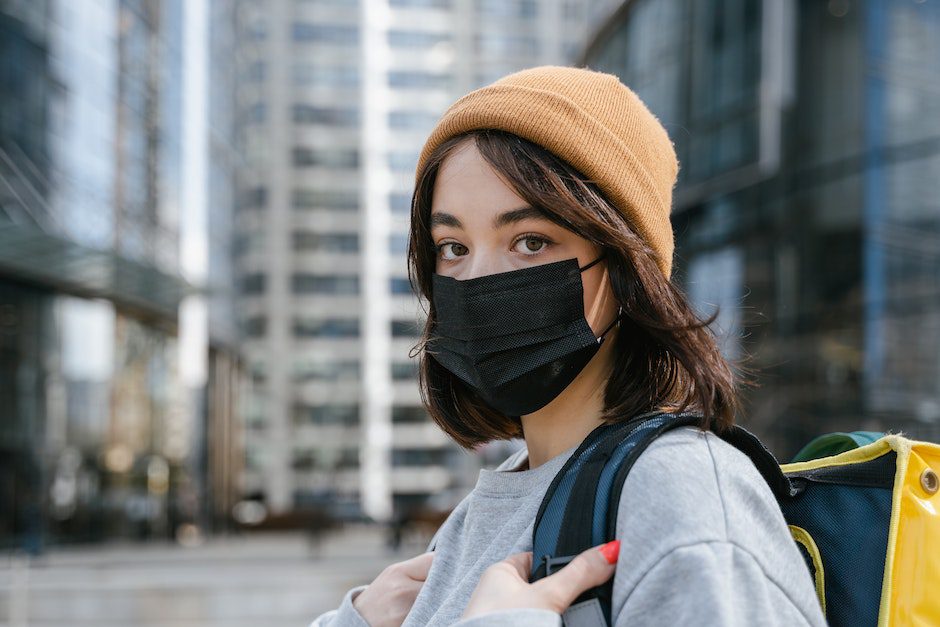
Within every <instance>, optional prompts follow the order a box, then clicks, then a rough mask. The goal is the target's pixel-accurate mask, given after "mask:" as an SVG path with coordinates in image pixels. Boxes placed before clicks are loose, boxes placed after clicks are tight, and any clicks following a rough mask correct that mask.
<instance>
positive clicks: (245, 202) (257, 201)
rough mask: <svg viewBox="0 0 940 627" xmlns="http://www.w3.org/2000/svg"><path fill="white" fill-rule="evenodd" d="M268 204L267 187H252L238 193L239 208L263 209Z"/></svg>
mask: <svg viewBox="0 0 940 627" xmlns="http://www.w3.org/2000/svg"><path fill="white" fill-rule="evenodd" d="M267 206H268V188H267V187H252V188H250V189H246V190H244V191H242V193H241V194H239V198H238V208H239V209H264V208H265V207H267Z"/></svg>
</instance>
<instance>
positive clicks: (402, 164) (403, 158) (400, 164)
mask: <svg viewBox="0 0 940 627" xmlns="http://www.w3.org/2000/svg"><path fill="white" fill-rule="evenodd" d="M417 166H418V153H417V152H390V153H388V167H389V168H391V170H392V171H393V172H409V173H410V172H414V171H415V168H416V167H417Z"/></svg>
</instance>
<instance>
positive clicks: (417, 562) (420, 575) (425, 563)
mask: <svg viewBox="0 0 940 627" xmlns="http://www.w3.org/2000/svg"><path fill="white" fill-rule="evenodd" d="M433 561H434V551H428V552H427V553H422V554H421V555H418V556H417V557H412V558H411V559H410V560H405V561H404V562H402V563H401V572H403V573H404V574H405V575H407V576H408V577H409V578H411V579H414V580H415V581H424V580H425V579H427V578H428V571H430V570H431V563H432V562H433Z"/></svg>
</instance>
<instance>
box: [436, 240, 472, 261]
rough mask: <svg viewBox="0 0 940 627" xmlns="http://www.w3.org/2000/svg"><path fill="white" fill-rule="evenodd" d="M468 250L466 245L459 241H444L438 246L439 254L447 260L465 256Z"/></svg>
mask: <svg viewBox="0 0 940 627" xmlns="http://www.w3.org/2000/svg"><path fill="white" fill-rule="evenodd" d="M468 252H469V251H468V250H467V247H466V246H464V245H463V244H459V243H457V242H444V243H443V244H438V246H437V254H438V256H439V257H440V258H441V259H444V260H446V261H453V260H454V259H456V258H457V257H463V256H464V255H466V254H467V253H468Z"/></svg>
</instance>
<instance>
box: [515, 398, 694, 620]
mask: <svg viewBox="0 0 940 627" xmlns="http://www.w3.org/2000/svg"><path fill="white" fill-rule="evenodd" d="M700 422H701V416H700V415H698V414H691V413H689V414H666V413H659V412H653V413H651V414H644V415H642V416H638V417H636V418H634V419H633V420H630V421H628V422H625V423H619V424H613V425H603V426H601V427H598V428H597V429H595V431H593V432H592V433H591V434H590V435H589V436H588V437H587V438H585V440H584V442H583V443H582V445H581V446H580V447H578V449H577V450H576V451H575V452H574V454H572V456H571V458H569V459H568V461H567V462H566V463H565V465H564V466H563V467H562V468H561V470H560V471H559V472H558V473H557V474H556V476H555V478H554V480H553V481H552V483H551V485H549V488H548V490H547V491H546V494H545V497H544V498H543V500H542V504H541V507H540V508H539V512H538V514H537V515H536V519H535V527H534V530H533V542H532V546H533V558H532V572H531V574H530V577H529V579H530V581H536V580H538V579H541V578H542V577H545V576H548V575H550V574H552V573H553V572H554V571H556V570H558V569H559V568H561V567H563V566H564V565H565V564H567V563H568V562H570V561H571V560H572V559H573V558H574V557H575V556H576V555H578V554H579V553H581V552H582V551H584V550H587V549H589V548H590V547H592V546H596V545H598V544H602V543H603V542H606V541H608V540H610V539H611V538H613V533H614V532H615V531H616V516H617V508H618V504H619V501H620V491H621V490H622V488H623V482H624V481H625V480H626V477H627V475H628V474H629V472H630V469H631V468H632V467H633V464H634V463H635V462H636V460H637V459H638V458H639V456H640V455H641V454H642V453H643V451H645V450H646V448H647V447H648V446H649V445H650V444H651V443H652V442H653V440H655V439H656V438H657V437H658V436H659V435H661V434H662V433H665V432H666V431H668V430H670V429H675V428H677V427H681V426H688V425H695V424H699V423H700ZM612 593H613V581H612V580H609V581H607V582H605V583H604V584H602V585H601V586H598V587H596V588H593V589H592V590H589V591H587V592H585V593H584V594H582V595H581V596H580V597H578V599H576V600H575V603H574V604H572V609H575V607H576V606H578V607H580V608H582V609H585V608H584V606H585V605H587V604H594V605H596V606H598V607H597V608H595V610H594V611H592V612H588V614H589V615H592V616H597V615H598V613H600V614H602V616H603V619H604V622H605V623H606V624H608V625H609V624H610V623H611V617H610V606H611V599H612ZM597 622H598V623H599V622H600V621H599V620H598V621H597Z"/></svg>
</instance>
